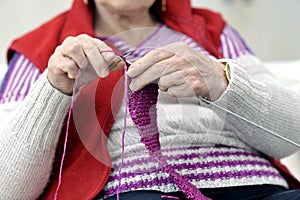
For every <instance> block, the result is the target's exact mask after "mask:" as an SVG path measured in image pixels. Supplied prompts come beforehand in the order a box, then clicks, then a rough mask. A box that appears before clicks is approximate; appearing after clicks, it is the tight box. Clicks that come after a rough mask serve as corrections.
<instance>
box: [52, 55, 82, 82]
mask: <svg viewBox="0 0 300 200" xmlns="http://www.w3.org/2000/svg"><path fill="white" fill-rule="evenodd" d="M57 68H58V69H59V70H61V71H62V72H64V73H66V74H67V76H68V78H70V79H75V78H76V75H77V72H78V67H77V64H76V63H75V62H74V60H72V59H70V58H68V57H61V58H60V59H59V65H57Z"/></svg>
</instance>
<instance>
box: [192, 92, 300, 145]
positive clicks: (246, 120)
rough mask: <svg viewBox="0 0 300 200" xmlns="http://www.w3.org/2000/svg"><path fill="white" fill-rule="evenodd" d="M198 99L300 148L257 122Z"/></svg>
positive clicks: (203, 99) (205, 100)
mask: <svg viewBox="0 0 300 200" xmlns="http://www.w3.org/2000/svg"><path fill="white" fill-rule="evenodd" d="M198 98H199V99H200V100H202V101H204V102H206V103H208V104H211V105H212V106H214V107H216V108H218V109H220V110H223V111H225V112H227V113H229V114H231V115H233V116H235V117H237V118H239V119H241V120H243V121H245V122H247V123H249V124H252V125H254V126H256V127H257V128H260V129H262V130H264V131H266V132H268V133H270V134H272V135H274V136H275V137H278V138H280V139H282V140H285V141H286V142H288V143H290V144H293V145H295V146H296V147H298V148H300V144H298V143H296V142H294V141H292V140H290V139H288V138H285V137H283V136H282V135H279V134H277V133H275V132H273V131H271V130H269V129H266V128H265V127H263V126H260V125H259V124H256V123H255V122H252V121H250V120H248V119H246V118H244V117H242V116H240V115H238V114H236V113H234V112H232V111H230V110H228V109H226V108H223V107H221V106H219V105H217V104H215V103H213V102H211V101H209V100H207V99H205V98H203V97H198Z"/></svg>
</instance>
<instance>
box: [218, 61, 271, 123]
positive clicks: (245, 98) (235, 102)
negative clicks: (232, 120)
mask: <svg viewBox="0 0 300 200" xmlns="http://www.w3.org/2000/svg"><path fill="white" fill-rule="evenodd" d="M221 61H222V62H223V61H226V63H228V64H229V66H230V81H229V84H228V86H227V88H226V90H225V92H224V93H223V94H222V95H221V96H220V97H219V99H217V100H216V101H215V103H216V104H218V105H220V106H222V107H225V108H227V109H229V110H230V111H232V112H235V113H237V114H241V115H243V114H244V113H247V115H248V116H249V114H250V116H251V118H252V117H253V118H255V116H256V114H257V113H260V112H267V110H266V109H267V107H265V105H267V104H269V102H270V95H269V93H268V89H267V86H266V85H265V84H263V83H262V82H258V81H255V80H254V79H251V77H250V76H249V75H248V74H247V72H246V71H245V70H244V69H242V68H241V67H240V66H239V65H238V64H237V63H235V62H234V61H232V60H221ZM262 102H263V103H262ZM262 105H264V106H262Z"/></svg>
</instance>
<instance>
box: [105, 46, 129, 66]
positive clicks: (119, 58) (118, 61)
mask: <svg viewBox="0 0 300 200" xmlns="http://www.w3.org/2000/svg"><path fill="white" fill-rule="evenodd" d="M133 51H134V50H133ZM133 51H128V52H126V53H125V54H124V55H123V56H122V57H121V56H119V55H116V57H117V59H118V60H116V61H115V62H113V63H111V64H110V65H109V66H108V69H112V68H114V67H115V66H116V65H117V64H119V63H120V62H121V61H123V60H124V59H123V58H127V57H128V56H130V55H131V54H132V52H133Z"/></svg>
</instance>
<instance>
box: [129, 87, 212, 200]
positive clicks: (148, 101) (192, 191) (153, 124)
mask: <svg viewBox="0 0 300 200" xmlns="http://www.w3.org/2000/svg"><path fill="white" fill-rule="evenodd" d="M157 96H158V86H157V84H149V85H147V86H145V87H144V88H143V89H141V90H139V91H136V92H133V93H132V94H131V95H130V98H129V113H130V116H131V118H132V120H133V123H134V125H135V126H136V127H137V129H138V132H139V134H140V136H141V142H142V143H143V144H145V147H146V149H147V150H148V152H149V155H150V156H152V157H154V158H156V159H157V161H158V163H159V165H160V166H161V167H162V170H163V171H165V172H166V173H168V174H169V175H170V176H171V177H172V179H173V181H174V183H175V184H176V185H177V186H178V187H179V189H180V190H181V191H182V192H183V193H184V194H185V195H186V197H187V198H189V199H191V200H209V199H210V198H207V197H205V196H204V195H203V194H202V193H201V192H200V190H199V189H198V188H197V187H196V186H194V185H193V184H191V183H190V182H189V181H188V180H187V179H185V178H184V177H183V176H181V175H180V174H179V173H177V172H176V171H175V170H174V168H172V166H170V165H169V164H168V163H167V161H166V159H165V157H163V155H162V152H161V147H160V142H159V132H158V127H157V121H156V119H157V114H156V103H157Z"/></svg>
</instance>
